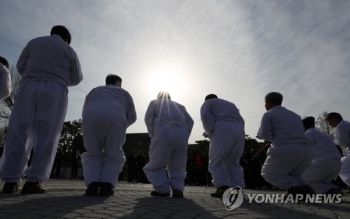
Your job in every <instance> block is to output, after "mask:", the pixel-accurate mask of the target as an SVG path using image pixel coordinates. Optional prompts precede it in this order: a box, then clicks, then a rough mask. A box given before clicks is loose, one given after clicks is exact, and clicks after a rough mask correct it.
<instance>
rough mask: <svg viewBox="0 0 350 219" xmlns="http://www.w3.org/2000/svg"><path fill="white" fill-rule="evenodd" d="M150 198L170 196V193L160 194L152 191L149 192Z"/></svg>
mask: <svg viewBox="0 0 350 219" xmlns="http://www.w3.org/2000/svg"><path fill="white" fill-rule="evenodd" d="M151 196H160V197H167V196H170V192H165V193H161V192H157V191H156V190H154V191H152V192H151Z"/></svg>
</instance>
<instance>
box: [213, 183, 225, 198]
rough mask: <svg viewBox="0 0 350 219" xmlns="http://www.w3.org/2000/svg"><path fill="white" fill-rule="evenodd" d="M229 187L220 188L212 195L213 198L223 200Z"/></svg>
mask: <svg viewBox="0 0 350 219" xmlns="http://www.w3.org/2000/svg"><path fill="white" fill-rule="evenodd" d="M228 188H229V187H228V186H220V187H217V188H216V191H215V192H214V193H210V196H211V197H215V198H222V196H223V195H224V192H225V191H226V189H228Z"/></svg>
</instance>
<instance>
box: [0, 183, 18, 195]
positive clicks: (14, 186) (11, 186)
mask: <svg viewBox="0 0 350 219" xmlns="http://www.w3.org/2000/svg"><path fill="white" fill-rule="evenodd" d="M18 187H19V183H17V182H14V183H10V182H5V184H4V187H3V188H2V193H7V194H12V193H15V192H17V191H18Z"/></svg>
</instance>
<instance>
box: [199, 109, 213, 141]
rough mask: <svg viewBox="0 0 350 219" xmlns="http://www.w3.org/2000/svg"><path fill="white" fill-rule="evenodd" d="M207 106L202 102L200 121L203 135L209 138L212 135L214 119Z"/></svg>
mask: <svg viewBox="0 0 350 219" xmlns="http://www.w3.org/2000/svg"><path fill="white" fill-rule="evenodd" d="M208 105H209V104H208V102H204V104H203V105H202V107H201V120H202V123H203V128H204V131H205V133H206V134H207V135H208V136H209V137H211V136H212V135H213V134H214V126H215V119H214V116H213V114H211V112H210V107H209V106H208Z"/></svg>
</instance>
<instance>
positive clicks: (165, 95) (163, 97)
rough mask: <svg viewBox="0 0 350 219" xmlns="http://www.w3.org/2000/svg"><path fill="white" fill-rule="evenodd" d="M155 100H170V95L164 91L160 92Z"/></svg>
mask: <svg viewBox="0 0 350 219" xmlns="http://www.w3.org/2000/svg"><path fill="white" fill-rule="evenodd" d="M157 99H169V100H171V97H170V94H169V93H168V92H166V91H161V92H159V93H158V95H157Z"/></svg>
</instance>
